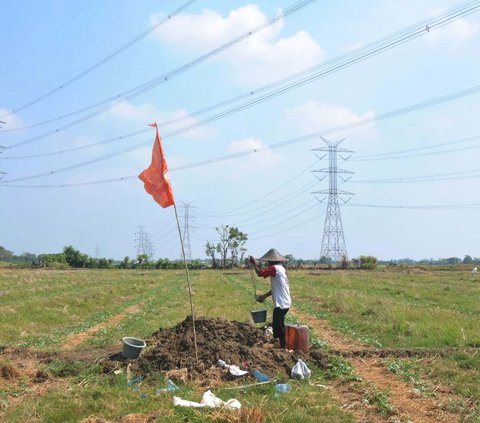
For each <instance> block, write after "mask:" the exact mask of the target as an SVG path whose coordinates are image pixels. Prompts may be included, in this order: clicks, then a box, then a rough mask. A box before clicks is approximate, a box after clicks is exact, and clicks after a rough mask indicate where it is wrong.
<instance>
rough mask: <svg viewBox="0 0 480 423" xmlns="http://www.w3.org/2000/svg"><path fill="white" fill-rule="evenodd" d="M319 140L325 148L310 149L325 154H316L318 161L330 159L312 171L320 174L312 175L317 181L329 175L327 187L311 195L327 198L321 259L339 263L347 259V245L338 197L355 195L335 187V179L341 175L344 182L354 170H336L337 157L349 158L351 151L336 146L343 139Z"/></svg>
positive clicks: (336, 182) (345, 197) (346, 199)
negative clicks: (326, 165) (322, 167)
mask: <svg viewBox="0 0 480 423" xmlns="http://www.w3.org/2000/svg"><path fill="white" fill-rule="evenodd" d="M322 140H323V142H324V143H325V144H326V147H321V148H315V149H313V151H321V152H323V153H324V154H323V156H321V157H320V155H319V154H317V153H315V155H316V156H317V157H318V158H319V159H320V160H322V159H323V158H324V157H326V156H327V155H328V162H329V165H328V168H324V169H317V170H314V171H313V172H318V173H321V174H323V176H321V177H319V176H317V175H315V176H316V177H317V178H318V179H319V180H320V181H322V180H324V179H325V178H326V177H327V176H328V182H329V184H328V185H329V186H328V189H324V190H321V191H316V192H313V194H316V195H315V198H317V200H319V201H320V202H323V201H324V200H325V199H327V210H326V213H325V225H324V227H323V237H322V247H321V249H320V258H323V257H325V258H329V259H330V260H332V261H334V262H338V261H340V260H341V259H342V257H343V256H345V257H346V258H347V257H348V255H347V247H346V245H345V236H344V234H343V225H342V215H341V214H340V205H339V202H338V200H339V199H340V200H341V201H343V203H346V202H348V201H349V200H350V199H351V198H352V196H353V195H354V194H353V193H351V192H348V191H342V190H339V189H338V178H340V179H341V180H342V181H343V182H347V181H348V180H349V179H350V178H351V177H352V176H351V174H353V172H350V171H348V170H344V169H339V168H338V167H337V157H340V158H341V159H342V160H343V161H346V160H348V159H349V158H350V156H351V153H353V151H351V150H346V149H344V148H338V146H339V144H340V143H342V142H343V141H344V139H342V140H340V141H334V142H333V141H328V140H326V139H324V138H323V137H322ZM340 153H341V154H340ZM342 154H343V155H342ZM345 154H348V156H344V155H345ZM348 175H350V176H348ZM317 195H318V196H323V198H319V197H318V196H317Z"/></svg>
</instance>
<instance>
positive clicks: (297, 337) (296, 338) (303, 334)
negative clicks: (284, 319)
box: [285, 325, 308, 353]
mask: <svg viewBox="0 0 480 423" xmlns="http://www.w3.org/2000/svg"><path fill="white" fill-rule="evenodd" d="M285 329H286V330H285V348H286V349H287V350H295V351H302V352H304V353H308V326H304V325H287V326H286V327H285Z"/></svg>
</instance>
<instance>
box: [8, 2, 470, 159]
mask: <svg viewBox="0 0 480 423" xmlns="http://www.w3.org/2000/svg"><path fill="white" fill-rule="evenodd" d="M478 9H480V1H479V0H476V1H474V2H469V3H466V4H464V5H462V6H459V7H457V8H454V9H450V10H449V12H448V13H443V14H441V15H438V16H436V17H433V18H430V20H424V21H421V22H420V23H419V24H416V25H413V26H411V27H408V28H407V29H405V30H402V31H398V32H397V33H395V34H392V35H390V36H387V37H384V38H382V39H380V40H378V41H375V42H373V43H370V44H368V45H367V46H365V47H362V48H359V49H357V50H354V51H352V52H350V53H348V54H345V55H343V56H340V57H338V58H336V59H333V60H331V61H328V62H325V63H323V64H321V65H318V66H315V67H313V68H310V69H308V70H306V71H304V72H301V73H297V74H294V75H292V76H290V77H287V78H284V79H282V80H280V81H277V82H276V83H273V84H269V85H267V86H264V87H261V88H259V89H257V90H256V91H250V92H249V93H248V94H244V95H241V96H238V97H235V98H233V99H230V100H226V101H224V102H222V103H219V104H218V105H214V106H211V107H207V108H205V109H203V110H201V111H198V112H196V114H199V113H203V112H205V111H210V110H212V109H215V108H217V107H221V106H222V107H223V106H224V105H228V104H230V103H232V102H236V101H239V100H241V99H244V98H246V97H251V96H252V95H257V94H260V93H261V92H264V91H268V90H272V89H273V88H275V87H279V88H276V89H275V90H273V91H271V92H267V93H266V94H264V95H262V96H260V97H258V98H256V99H254V100H249V101H247V102H245V103H242V104H240V105H237V106H235V107H232V108H230V109H227V110H226V111H223V112H220V113H218V114H216V115H212V116H210V117H208V118H206V119H203V120H201V121H199V122H197V123H194V124H191V125H187V126H186V127H183V128H180V129H178V130H174V131H171V132H168V133H167V134H165V133H164V134H163V138H164V139H165V138H166V137H171V136H176V135H179V134H181V133H184V132H187V131H190V130H192V129H195V128H197V127H199V126H202V125H205V124H206V123H210V122H213V121H216V120H218V119H220V118H223V117H226V116H229V115H231V114H233V113H237V112H239V111H242V110H244V109H245V108H248V107H251V106H253V105H256V104H259V103H262V102H264V101H266V100H269V99H272V98H275V97H277V96H279V95H281V94H284V93H286V92H289V91H291V90H293V89H296V88H299V87H301V86H304V85H306V84H309V83H311V82H314V81H315V80H317V79H319V78H322V77H325V76H327V75H329V74H331V73H334V72H337V71H339V70H341V69H343V68H345V67H348V66H352V65H354V64H356V63H358V62H360V61H363V60H366V59H369V58H371V57H374V56H376V55H378V54H380V53H382V52H383V51H386V50H390V49H392V48H394V47H396V46H398V45H401V44H404V43H406V42H408V41H410V40H412V39H415V38H417V37H419V36H421V35H424V34H426V33H429V32H431V31H433V30H434V29H437V28H440V27H442V26H444V25H447V24H448V23H451V22H452V21H454V20H456V19H458V18H460V17H462V16H465V15H467V14H470V13H473V12H475V11H477V10H478ZM425 22H428V24H425ZM427 29H428V30H427ZM292 81H293V82H292ZM135 95H136V94H135ZM128 98H130V97H128ZM116 99H117V97H114V98H111V99H109V101H113V100H116ZM112 107H114V105H110V106H108V107H107V108H104V109H102V110H101V111H99V112H94V113H92V114H90V115H87V116H85V117H82V118H80V119H78V120H76V121H74V122H71V123H69V124H67V125H64V126H63V127H60V128H57V129H55V130H53V131H50V132H48V133H45V134H42V135H39V136H36V137H33V138H30V139H27V140H24V141H20V142H18V143H16V144H13V145H11V146H9V147H8V148H16V147H19V146H21V145H25V144H27V143H30V142H33V141H37V140H40V139H43V138H46V137H48V136H50V135H53V134H57V133H58V132H60V131H63V130H64V129H67V128H70V127H72V126H74V125H77V124H79V123H82V122H84V121H85V120H88V119H90V118H92V117H94V116H96V115H98V114H99V113H103V112H104V111H106V110H107V109H109V108H112ZM169 123H171V122H167V123H166V124H169ZM164 124H165V123H164ZM128 136H130V135H129V134H128ZM126 137H127V136H123V138H126ZM117 139H118V138H117V137H116V138H112V139H110V140H107V141H103V142H99V143H93V144H89V145H86V146H82V147H77V148H75V149H74V150H78V149H80V148H82V149H84V148H89V147H93V146H97V145H100V144H105V143H107V142H112V141H114V140H117ZM66 151H73V149H72V150H61V151H60V152H57V153H58V154H61V153H62V154H63V153H65V152H66ZM50 154H52V153H50ZM30 157H32V156H30Z"/></svg>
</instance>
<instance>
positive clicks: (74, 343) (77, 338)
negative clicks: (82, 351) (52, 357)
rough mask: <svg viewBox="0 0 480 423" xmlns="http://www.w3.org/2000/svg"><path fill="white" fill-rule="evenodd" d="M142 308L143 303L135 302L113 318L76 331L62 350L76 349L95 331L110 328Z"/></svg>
mask: <svg viewBox="0 0 480 423" xmlns="http://www.w3.org/2000/svg"><path fill="white" fill-rule="evenodd" d="M140 309H141V304H135V305H133V306H131V307H129V308H127V309H125V310H124V311H123V312H122V313H120V314H117V315H115V316H113V317H112V318H111V319H109V320H107V321H105V322H102V323H99V324H98V325H95V326H92V327H91V328H88V329H87V330H86V331H84V332H80V333H75V334H73V335H70V336H69V337H67V339H65V342H64V343H63V345H62V347H61V349H62V351H73V350H75V349H76V348H77V347H78V346H79V345H80V344H82V343H83V342H84V341H85V340H86V339H87V338H89V337H90V336H92V335H93V334H94V333H96V332H98V331H99V330H101V329H105V328H110V327H112V326H115V325H118V324H119V323H120V322H121V321H122V320H123V319H125V317H127V316H128V315H129V314H134V313H138V312H139V311H140Z"/></svg>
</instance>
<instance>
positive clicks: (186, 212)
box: [179, 202, 195, 261]
mask: <svg viewBox="0 0 480 423" xmlns="http://www.w3.org/2000/svg"><path fill="white" fill-rule="evenodd" d="M191 204H192V203H191V202H190V203H183V205H182V206H179V208H180V209H182V210H183V214H181V216H180V217H183V233H182V241H183V248H184V250H185V256H186V259H187V261H192V247H191V245H190V219H191V215H190V209H194V208H195V207H194V206H191ZM180 257H182V252H180Z"/></svg>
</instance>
